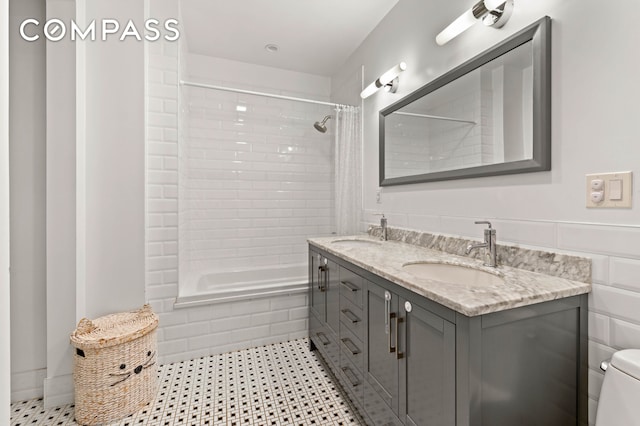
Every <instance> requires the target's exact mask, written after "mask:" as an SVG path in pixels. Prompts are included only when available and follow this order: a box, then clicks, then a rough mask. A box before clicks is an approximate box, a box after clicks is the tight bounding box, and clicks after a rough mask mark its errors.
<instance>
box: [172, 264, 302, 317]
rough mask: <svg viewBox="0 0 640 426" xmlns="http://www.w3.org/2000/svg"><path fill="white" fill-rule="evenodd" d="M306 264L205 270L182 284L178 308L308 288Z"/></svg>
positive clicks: (288, 292) (177, 303)
mask: <svg viewBox="0 0 640 426" xmlns="http://www.w3.org/2000/svg"><path fill="white" fill-rule="evenodd" d="M308 274H309V269H308V266H307V264H306V263H303V264H288V265H276V266H268V267H260V268H253V269H242V270H234V271H204V272H200V273H197V274H193V275H191V276H190V277H188V278H187V279H185V280H184V282H181V283H180V291H179V296H178V298H177V299H176V303H175V307H183V306H184V307H186V306H196V305H205V304H210V303H218V302H225V301H234V300H242V299H253V298H258V297H266V296H272V295H278V294H293V293H301V292H305V291H307V285H308Z"/></svg>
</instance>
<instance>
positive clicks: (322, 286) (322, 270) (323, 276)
mask: <svg viewBox="0 0 640 426" xmlns="http://www.w3.org/2000/svg"><path fill="white" fill-rule="evenodd" d="M327 269H328V268H327V267H326V266H318V290H320V292H324V291H325V290H326V289H327V287H326V282H327Z"/></svg>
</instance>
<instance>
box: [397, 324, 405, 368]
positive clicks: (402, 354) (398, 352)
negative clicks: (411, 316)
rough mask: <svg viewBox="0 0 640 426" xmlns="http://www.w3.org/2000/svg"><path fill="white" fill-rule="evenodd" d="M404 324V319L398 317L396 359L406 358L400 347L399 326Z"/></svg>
mask: <svg viewBox="0 0 640 426" xmlns="http://www.w3.org/2000/svg"><path fill="white" fill-rule="evenodd" d="M402 322H404V318H402V317H396V359H402V358H404V353H402V352H400V347H399V346H398V324H400V323H402Z"/></svg>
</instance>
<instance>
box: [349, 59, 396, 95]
mask: <svg viewBox="0 0 640 426" xmlns="http://www.w3.org/2000/svg"><path fill="white" fill-rule="evenodd" d="M406 69H407V64H406V63H404V62H400V63H399V64H398V65H396V66H395V67H393V68H391V69H390V70H389V71H387V72H385V73H384V74H382V75H381V76H380V77H378V78H377V79H376V81H374V82H373V83H371V84H370V85H368V86H367V87H365V89H364V90H363V91H362V92H361V93H360V97H361V98H362V99H366V98H368V97H369V96H371V95H373V94H374V93H376V92H377V91H378V90H380V88H382V87H384V90H386V91H387V92H391V93H396V90H398V81H399V80H398V76H399V75H400V73H401V72H402V71H404V70H406Z"/></svg>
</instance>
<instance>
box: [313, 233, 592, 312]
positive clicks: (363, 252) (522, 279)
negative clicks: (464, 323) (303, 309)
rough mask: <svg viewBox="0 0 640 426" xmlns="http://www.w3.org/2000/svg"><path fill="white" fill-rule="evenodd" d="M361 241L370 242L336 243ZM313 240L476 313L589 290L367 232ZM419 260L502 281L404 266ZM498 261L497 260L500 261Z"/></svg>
mask: <svg viewBox="0 0 640 426" xmlns="http://www.w3.org/2000/svg"><path fill="white" fill-rule="evenodd" d="M344 240H360V241H370V242H371V243H370V244H368V243H336V241H344ZM308 242H309V244H311V245H312V246H315V247H317V248H320V249H322V250H324V251H326V252H328V253H331V254H333V255H335V256H337V257H339V258H341V259H344V260H346V261H349V262H351V263H353V264H354V265H357V266H359V267H361V268H362V269H365V270H367V271H370V272H372V273H374V274H376V275H379V276H381V277H382V278H385V279H387V280H389V281H391V282H393V283H395V284H398V285H399V286H401V287H404V288H406V289H408V290H411V291H413V292H414V293H417V294H419V295H421V296H424V297H426V298H427V299H430V300H432V301H434V302H437V303H440V304H441V305H444V306H446V307H448V308H450V309H453V310H455V311H457V312H459V313H461V314H464V315H466V316H469V317H472V316H476V315H482V314H488V313H491V312H498V311H503V310H506V309H511V308H517V307H520V306H527V305H531V304H534V303H539V302H545V301H550V300H554V299H561V298H563V297H569V296H576V295H579V294H584V293H589V292H590V291H591V284H589V283H584V282H579V281H573V280H570V279H567V278H562V277H558V276H553V275H546V274H542V273H538V272H532V271H528V270H525V269H520V268H513V267H510V266H505V265H500V264H499V265H498V267H497V268H491V267H486V266H483V265H482V261H480V260H478V259H473V258H470V257H462V256H457V255H454V254H450V253H447V252H444V251H439V250H433V249H428V248H424V247H420V246H417V245H413V244H407V243H403V242H399V241H380V240H379V239H376V238H372V237H370V236H368V235H358V236H351V237H336V236H333V237H321V238H311V239H309V240H308ZM415 262H435V263H449V264H454V265H462V266H467V267H472V268H476V269H480V270H483V271H486V272H489V273H492V274H497V275H499V276H501V277H502V278H503V280H504V282H503V283H498V284H492V285H486V286H467V285H464V284H452V283H444V282H440V281H436V280H431V279H424V278H419V277H416V276H414V275H412V274H410V273H409V272H407V271H406V270H404V269H403V267H402V266H403V265H405V264H407V263H415ZM498 263H499V262H498Z"/></svg>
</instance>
